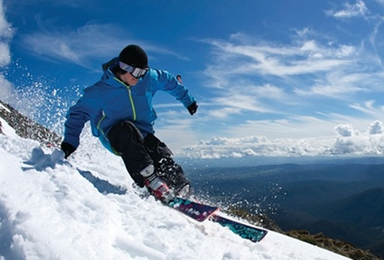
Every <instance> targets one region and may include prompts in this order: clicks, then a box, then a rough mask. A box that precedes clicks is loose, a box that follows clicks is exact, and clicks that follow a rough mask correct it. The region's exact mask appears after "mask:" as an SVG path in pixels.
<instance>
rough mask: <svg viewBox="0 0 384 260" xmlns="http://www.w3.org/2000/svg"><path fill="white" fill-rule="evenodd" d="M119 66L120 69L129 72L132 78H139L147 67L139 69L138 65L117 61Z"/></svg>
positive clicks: (145, 71)
mask: <svg viewBox="0 0 384 260" xmlns="http://www.w3.org/2000/svg"><path fill="white" fill-rule="evenodd" d="M119 66H120V68H121V69H122V70H125V71H126V72H129V74H131V75H132V76H133V77H134V78H137V79H139V78H141V77H143V76H144V75H145V73H147V71H148V68H145V69H141V68H138V67H134V66H130V65H128V64H125V63H124V62H121V61H119Z"/></svg>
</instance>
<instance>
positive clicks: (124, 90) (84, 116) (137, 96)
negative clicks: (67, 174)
mask: <svg viewBox="0 0 384 260" xmlns="http://www.w3.org/2000/svg"><path fill="white" fill-rule="evenodd" d="M113 66H116V64H113V65H112V66H111V67H109V68H108V69H106V70H105V71H104V74H103V76H102V78H101V79H100V81H98V82H97V83H95V84H94V85H93V86H90V87H88V88H86V89H84V94H83V96H82V97H81V98H80V99H79V100H78V101H77V103H76V104H75V105H74V106H72V107H71V108H70V109H69V111H68V113H67V121H66V122H65V131H64V142H67V143H69V144H71V145H73V146H74V147H75V148H77V147H78V146H79V143H80V141H79V137H80V134H81V131H82V129H83V128H84V124H85V123H86V122H87V121H88V120H90V122H91V127H92V134H93V135H94V136H96V137H99V139H100V141H101V142H102V144H103V145H104V146H105V147H106V148H108V149H109V150H110V151H111V152H113V149H112V148H111V147H110V144H109V141H108V138H107V137H108V132H109V130H110V129H111V128H112V127H113V126H114V125H115V124H116V123H118V122H121V121H124V120H128V121H131V122H132V123H134V124H135V126H136V127H137V128H138V129H139V130H140V132H141V133H142V134H143V136H144V137H145V136H146V135H147V134H148V133H154V129H153V125H154V121H155V120H156V118H157V115H156V112H155V110H154V109H153V107H152V98H153V96H154V95H155V93H156V92H157V91H158V90H162V91H165V92H167V93H169V94H171V95H172V96H174V97H176V99H177V100H179V101H180V102H181V103H182V104H183V105H184V106H185V107H188V106H189V105H191V104H192V103H193V102H195V99H194V98H193V97H192V96H191V95H190V94H189V93H188V90H187V89H186V88H185V87H184V86H183V85H181V84H180V83H179V82H178V81H177V79H176V78H175V77H174V76H173V75H172V74H170V73H168V72H167V71H162V70H155V69H149V71H148V72H147V73H146V74H145V76H144V77H143V78H141V79H140V80H139V81H138V83H137V84H136V85H135V86H128V85H126V84H125V83H123V82H122V81H120V80H119V78H118V77H117V76H116V75H115V74H113V73H112V71H111V70H110V68H112V67H113Z"/></svg>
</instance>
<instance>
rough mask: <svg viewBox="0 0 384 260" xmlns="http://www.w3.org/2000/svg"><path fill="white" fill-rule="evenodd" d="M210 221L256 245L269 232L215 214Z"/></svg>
mask: <svg viewBox="0 0 384 260" xmlns="http://www.w3.org/2000/svg"><path fill="white" fill-rule="evenodd" d="M209 220H211V221H212V222H216V223H218V224H220V225H221V226H223V227H227V228H229V229H230V230H231V231H232V232H233V233H235V234H236V235H239V236H240V237H242V238H244V239H247V240H250V241H252V242H254V243H256V242H259V241H260V240H262V239H263V238H264V237H265V235H267V233H268V231H267V230H264V229H261V228H258V227H255V226H251V225H248V224H245V223H241V222H239V221H237V220H233V219H230V218H227V217H224V216H220V215H217V214H213V215H212V216H211V217H210V218H209Z"/></svg>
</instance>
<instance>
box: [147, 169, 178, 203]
mask: <svg viewBox="0 0 384 260" xmlns="http://www.w3.org/2000/svg"><path fill="white" fill-rule="evenodd" d="M140 174H141V175H142V176H143V177H144V182H145V186H146V187H147V188H148V190H149V192H150V193H151V194H152V195H153V196H154V197H155V198H156V199H158V200H161V201H162V202H165V203H169V202H171V201H172V200H173V199H174V198H175V195H174V194H173V191H172V190H171V189H170V188H169V187H168V185H167V184H166V183H165V182H164V181H162V180H161V179H160V178H159V177H158V176H157V175H156V173H155V171H154V167H153V165H148V166H147V167H146V168H144V169H143V170H142V171H141V172H140Z"/></svg>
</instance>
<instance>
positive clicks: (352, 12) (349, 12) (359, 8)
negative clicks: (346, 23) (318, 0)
mask: <svg viewBox="0 0 384 260" xmlns="http://www.w3.org/2000/svg"><path fill="white" fill-rule="evenodd" d="M326 13H327V14H328V15H331V16H333V17H335V18H339V19H345V18H351V17H364V16H365V15H366V14H367V13H368V8H367V7H366V5H365V3H364V2H363V1H361V0H359V1H356V3H355V4H350V3H346V4H344V9H342V10H339V11H327V12H326Z"/></svg>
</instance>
